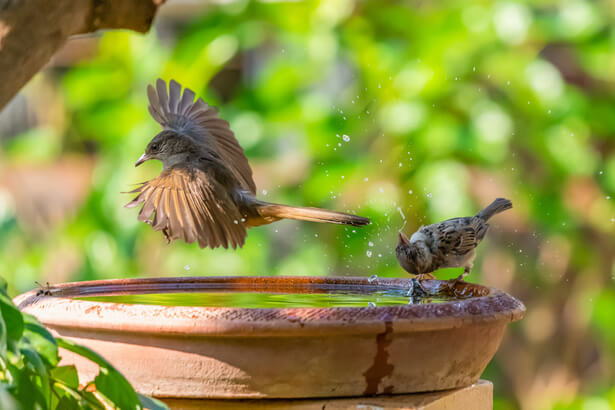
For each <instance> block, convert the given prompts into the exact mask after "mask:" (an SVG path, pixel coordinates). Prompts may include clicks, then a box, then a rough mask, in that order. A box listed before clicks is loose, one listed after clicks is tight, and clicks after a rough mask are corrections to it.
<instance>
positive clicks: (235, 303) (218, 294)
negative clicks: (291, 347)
mask: <svg viewBox="0 0 615 410" xmlns="http://www.w3.org/2000/svg"><path fill="white" fill-rule="evenodd" d="M415 293H416V292H414V293H413V294H412V296H409V295H408V289H403V288H389V289H384V290H376V291H372V292H367V293H364V292H359V291H348V290H332V291H326V292H319V293H290V292H289V293H278V292H251V291H226V290H219V291H218V290H216V291H205V292H204V291H188V292H177V291H170V292H161V293H135V294H107V295H96V296H88V297H81V298H76V299H79V300H89V301H96V302H112V303H126V304H139V305H161V306H201V307H234V308H299V307H368V306H373V307H376V306H396V305H408V304H418V303H438V302H446V301H451V300H459V298H455V297H450V296H448V295H429V296H423V297H421V296H417V295H416V294H415Z"/></svg>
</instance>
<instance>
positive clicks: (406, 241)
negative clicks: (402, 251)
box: [399, 232, 410, 245]
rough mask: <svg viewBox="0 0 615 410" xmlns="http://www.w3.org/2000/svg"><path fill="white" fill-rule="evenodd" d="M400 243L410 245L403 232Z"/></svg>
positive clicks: (400, 235)
mask: <svg viewBox="0 0 615 410" xmlns="http://www.w3.org/2000/svg"><path fill="white" fill-rule="evenodd" d="M399 243H403V244H404V245H410V241H409V240H408V237H407V236H406V235H404V234H403V233H401V232H400V233H399Z"/></svg>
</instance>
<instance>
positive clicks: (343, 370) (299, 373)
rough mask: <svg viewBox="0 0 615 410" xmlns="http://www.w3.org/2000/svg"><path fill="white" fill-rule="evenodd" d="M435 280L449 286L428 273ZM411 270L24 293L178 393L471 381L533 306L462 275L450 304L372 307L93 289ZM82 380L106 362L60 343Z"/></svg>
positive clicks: (265, 394) (311, 284)
mask: <svg viewBox="0 0 615 410" xmlns="http://www.w3.org/2000/svg"><path fill="white" fill-rule="evenodd" d="M423 283H424V284H425V287H426V288H430V287H431V288H435V287H439V286H443V285H447V284H446V282H439V281H424V282H423ZM408 285H409V280H408V279H378V280H377V281H370V280H368V279H367V278H341V277H202V278H194V277H191V278H162V279H159V278H157V279H127V280H123V279H122V280H103V281H94V282H78V283H65V284H60V285H57V286H54V287H53V288H50V289H43V290H38V291H32V292H29V293H25V294H23V295H20V296H18V297H17V298H16V299H15V302H16V303H17V304H18V306H19V307H20V309H22V310H23V311H25V312H27V313H30V314H32V315H34V316H36V317H37V318H38V319H39V320H40V321H41V322H42V323H43V324H45V325H46V326H47V327H48V328H49V329H50V330H51V331H52V332H53V333H54V334H56V335H60V336H62V337H66V338H70V339H72V340H74V341H76V342H78V343H81V344H83V345H86V346H88V347H90V348H92V349H94V350H95V351H97V352H98V353H100V354H102V355H103V356H104V357H105V358H106V359H108V360H109V361H110V362H111V363H113V364H114V365H115V366H116V367H117V368H118V369H119V370H120V371H121V372H122V373H124V375H126V377H127V378H128V379H129V380H130V381H131V382H132V383H133V385H134V386H135V388H136V389H137V391H139V392H141V393H145V394H150V395H153V396H156V397H174V398H228V399H231V398H232V399H237V398H307V397H342V396H363V395H375V394H382V393H386V394H397V393H400V394H401V393H413V392H425V391H437V390H444V389H451V388H457V387H463V386H468V385H471V384H472V383H475V382H477V380H478V378H479V376H480V375H481V373H482V372H483V370H484V369H485V367H486V366H487V364H488V363H489V361H490V360H491V358H492V357H493V355H494V354H495V352H496V350H497V349H498V346H499V345H500V342H501V340H502V336H503V334H504V330H505V328H506V325H507V324H508V323H510V322H513V321H516V320H519V319H521V318H522V317H523V315H524V313H525V307H524V306H523V304H522V303H521V302H520V301H518V300H517V299H515V298H513V297H511V296H509V295H508V294H506V293H504V292H501V291H498V290H496V289H492V288H486V287H483V286H479V285H474V284H468V283H460V284H457V285H455V286H454V288H452V291H454V292H456V294H463V295H465V296H472V297H470V298H467V299H459V300H451V301H447V302H442V303H420V304H404V305H395V306H375V307H373V306H365V307H324V308H322V307H291V308H243V307H195V306H159V305H145V304H125V303H110V302H100V301H91V300H83V299H77V298H83V297H87V296H92V295H97V296H100V295H108V294H114V295H117V294H145V293H164V292H175V293H177V292H186V291H187V290H190V291H200V292H203V291H207V292H210V291H226V292H279V293H293V294H295V293H296V294H309V293H323V292H325V293H326V292H332V291H338V290H341V291H352V292H366V293H369V292H374V291H377V290H382V289H391V288H396V289H401V288H404V289H408ZM62 357H63V362H64V363H65V364H69V363H72V364H75V365H76V366H77V368H78V369H79V370H80V376H81V377H83V378H84V380H91V378H92V377H93V376H94V374H95V373H96V372H97V369H96V367H95V365H94V364H92V363H91V362H89V361H87V360H85V359H83V358H81V357H78V356H74V355H72V354H70V353H69V352H62Z"/></svg>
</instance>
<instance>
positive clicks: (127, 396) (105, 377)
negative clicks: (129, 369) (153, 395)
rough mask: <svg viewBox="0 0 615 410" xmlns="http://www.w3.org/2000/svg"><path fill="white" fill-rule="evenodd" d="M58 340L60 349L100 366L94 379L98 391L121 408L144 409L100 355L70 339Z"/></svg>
mask: <svg viewBox="0 0 615 410" xmlns="http://www.w3.org/2000/svg"><path fill="white" fill-rule="evenodd" d="M56 340H57V342H58V346H59V347H61V348H63V349H66V350H69V351H71V352H73V353H77V354H78V355H80V356H83V357H85V358H87V359H89V360H91V361H93V362H94V363H96V364H97V365H98V366H100V372H99V373H98V376H96V378H95V379H94V384H95V385H96V389H97V390H98V391H99V392H100V393H102V394H103V395H105V397H108V398H109V399H110V400H111V401H112V402H113V403H114V404H116V405H117V406H118V407H119V408H121V409H127V410H128V409H137V410H139V409H142V408H143V407H142V406H141V403H140V401H139V398H138V396H137V394H136V393H135V391H134V389H133V388H132V386H131V385H130V383H128V381H127V380H126V379H125V378H124V376H122V374H121V373H120V372H118V371H117V370H116V369H115V368H114V367H113V366H112V365H111V364H109V363H108V362H107V361H106V360H105V359H103V358H102V357H101V356H100V355H98V354H97V353H95V352H94V351H92V350H91V349H89V348H87V347H85V346H81V345H78V344H76V343H74V342H72V341H70V340H68V339H63V338H58V339H56Z"/></svg>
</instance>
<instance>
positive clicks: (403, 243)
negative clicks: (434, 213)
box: [395, 198, 512, 281]
mask: <svg viewBox="0 0 615 410" xmlns="http://www.w3.org/2000/svg"><path fill="white" fill-rule="evenodd" d="M511 208H512V202H511V201H509V200H508V199H504V198H497V199H496V200H495V201H493V202H492V203H491V204H490V205H488V206H487V207H486V208H485V209H483V210H482V211H480V212H479V213H477V214H476V215H475V216H467V217H463V218H453V219H448V220H446V221H443V222H440V223H437V224H432V225H427V226H421V227H420V228H419V230H418V231H416V232H415V233H414V234H412V236H411V237H410V239H408V237H407V236H406V235H404V234H403V233H402V232H399V242H398V244H397V248H396V249H395V254H396V255H397V260H398V261H399V264H400V265H401V266H402V268H404V269H405V270H406V271H407V272H408V273H412V274H415V275H417V279H425V278H430V279H435V277H434V276H433V275H432V274H431V272H434V271H436V270H438V269H440V268H457V267H463V268H464V269H463V273H462V274H461V275H460V276H459V277H458V278H457V279H456V281H460V280H463V278H465V277H466V276H467V275H468V274H469V273H470V269H471V268H472V263H473V261H474V257H475V256H476V252H475V249H476V247H477V246H478V244H479V243H480V242H481V241H482V240H483V238H484V237H485V234H486V233H487V230H488V229H489V224H488V223H487V221H488V220H489V218H491V217H492V216H494V215H496V214H499V213H500V212H503V211H506V210H507V209H511Z"/></svg>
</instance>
